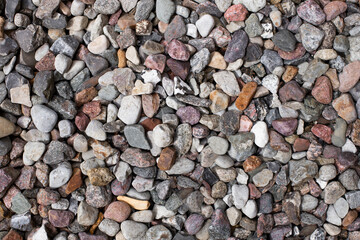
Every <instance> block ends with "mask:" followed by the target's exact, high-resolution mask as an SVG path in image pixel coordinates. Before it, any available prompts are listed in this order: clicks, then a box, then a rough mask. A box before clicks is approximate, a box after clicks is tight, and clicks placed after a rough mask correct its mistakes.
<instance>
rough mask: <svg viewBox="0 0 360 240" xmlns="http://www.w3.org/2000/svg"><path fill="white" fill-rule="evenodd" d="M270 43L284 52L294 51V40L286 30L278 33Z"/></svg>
mask: <svg viewBox="0 0 360 240" xmlns="http://www.w3.org/2000/svg"><path fill="white" fill-rule="evenodd" d="M272 41H273V42H274V44H275V46H277V47H278V48H280V49H281V50H283V51H285V52H292V51H294V50H295V45H296V39H295V37H294V35H293V34H292V33H291V32H290V31H288V30H286V29H284V30H280V31H278V32H277V33H276V34H275V35H274V37H273V38H272Z"/></svg>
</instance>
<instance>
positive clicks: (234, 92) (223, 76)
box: [213, 71, 240, 97]
mask: <svg viewBox="0 0 360 240" xmlns="http://www.w3.org/2000/svg"><path fill="white" fill-rule="evenodd" d="M213 78H214V81H215V82H216V83H217V84H218V85H219V86H220V87H221V89H222V90H223V91H224V92H225V93H226V94H227V95H229V96H231V97H235V96H238V95H239V94H240V87H239V84H238V82H237V80H236V77H235V75H234V74H233V73H232V72H230V71H219V72H216V73H215V74H213Z"/></svg>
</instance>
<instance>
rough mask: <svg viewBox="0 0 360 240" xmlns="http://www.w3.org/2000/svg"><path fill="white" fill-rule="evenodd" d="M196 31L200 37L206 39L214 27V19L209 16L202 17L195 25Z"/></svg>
mask: <svg viewBox="0 0 360 240" xmlns="http://www.w3.org/2000/svg"><path fill="white" fill-rule="evenodd" d="M195 25H196V27H197V30H198V31H199V33H200V35H201V36H202V37H207V35H209V33H210V32H211V30H212V29H213V27H214V26H215V21H214V18H213V17H212V16H211V15H209V14H204V15H202V16H201V17H200V18H199V20H197V21H196V23H195Z"/></svg>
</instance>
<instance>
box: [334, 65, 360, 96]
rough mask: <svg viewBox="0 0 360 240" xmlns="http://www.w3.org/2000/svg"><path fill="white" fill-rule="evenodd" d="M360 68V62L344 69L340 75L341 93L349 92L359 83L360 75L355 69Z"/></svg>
mask: <svg viewBox="0 0 360 240" xmlns="http://www.w3.org/2000/svg"><path fill="white" fill-rule="evenodd" d="M359 66H360V61H355V62H352V63H350V64H348V65H346V66H345V67H344V68H343V71H342V72H341V73H340V74H339V81H340V86H339V90H340V92H349V91H350V90H351V89H352V88H353V87H354V86H355V85H356V84H357V83H358V81H359V79H360V75H359V74H358V72H357V71H354V69H356V68H358V67H359Z"/></svg>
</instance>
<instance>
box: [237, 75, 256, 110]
mask: <svg viewBox="0 0 360 240" xmlns="http://www.w3.org/2000/svg"><path fill="white" fill-rule="evenodd" d="M256 88H257V83H256V82H249V83H247V84H245V86H244V87H243V89H242V91H241V92H240V94H239V97H238V98H237V99H236V101H235V106H236V107H237V108H238V109H239V110H240V111H243V110H245V109H246V108H247V106H248V105H249V103H250V101H251V100H252V98H253V97H254V95H255V93H256Z"/></svg>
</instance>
